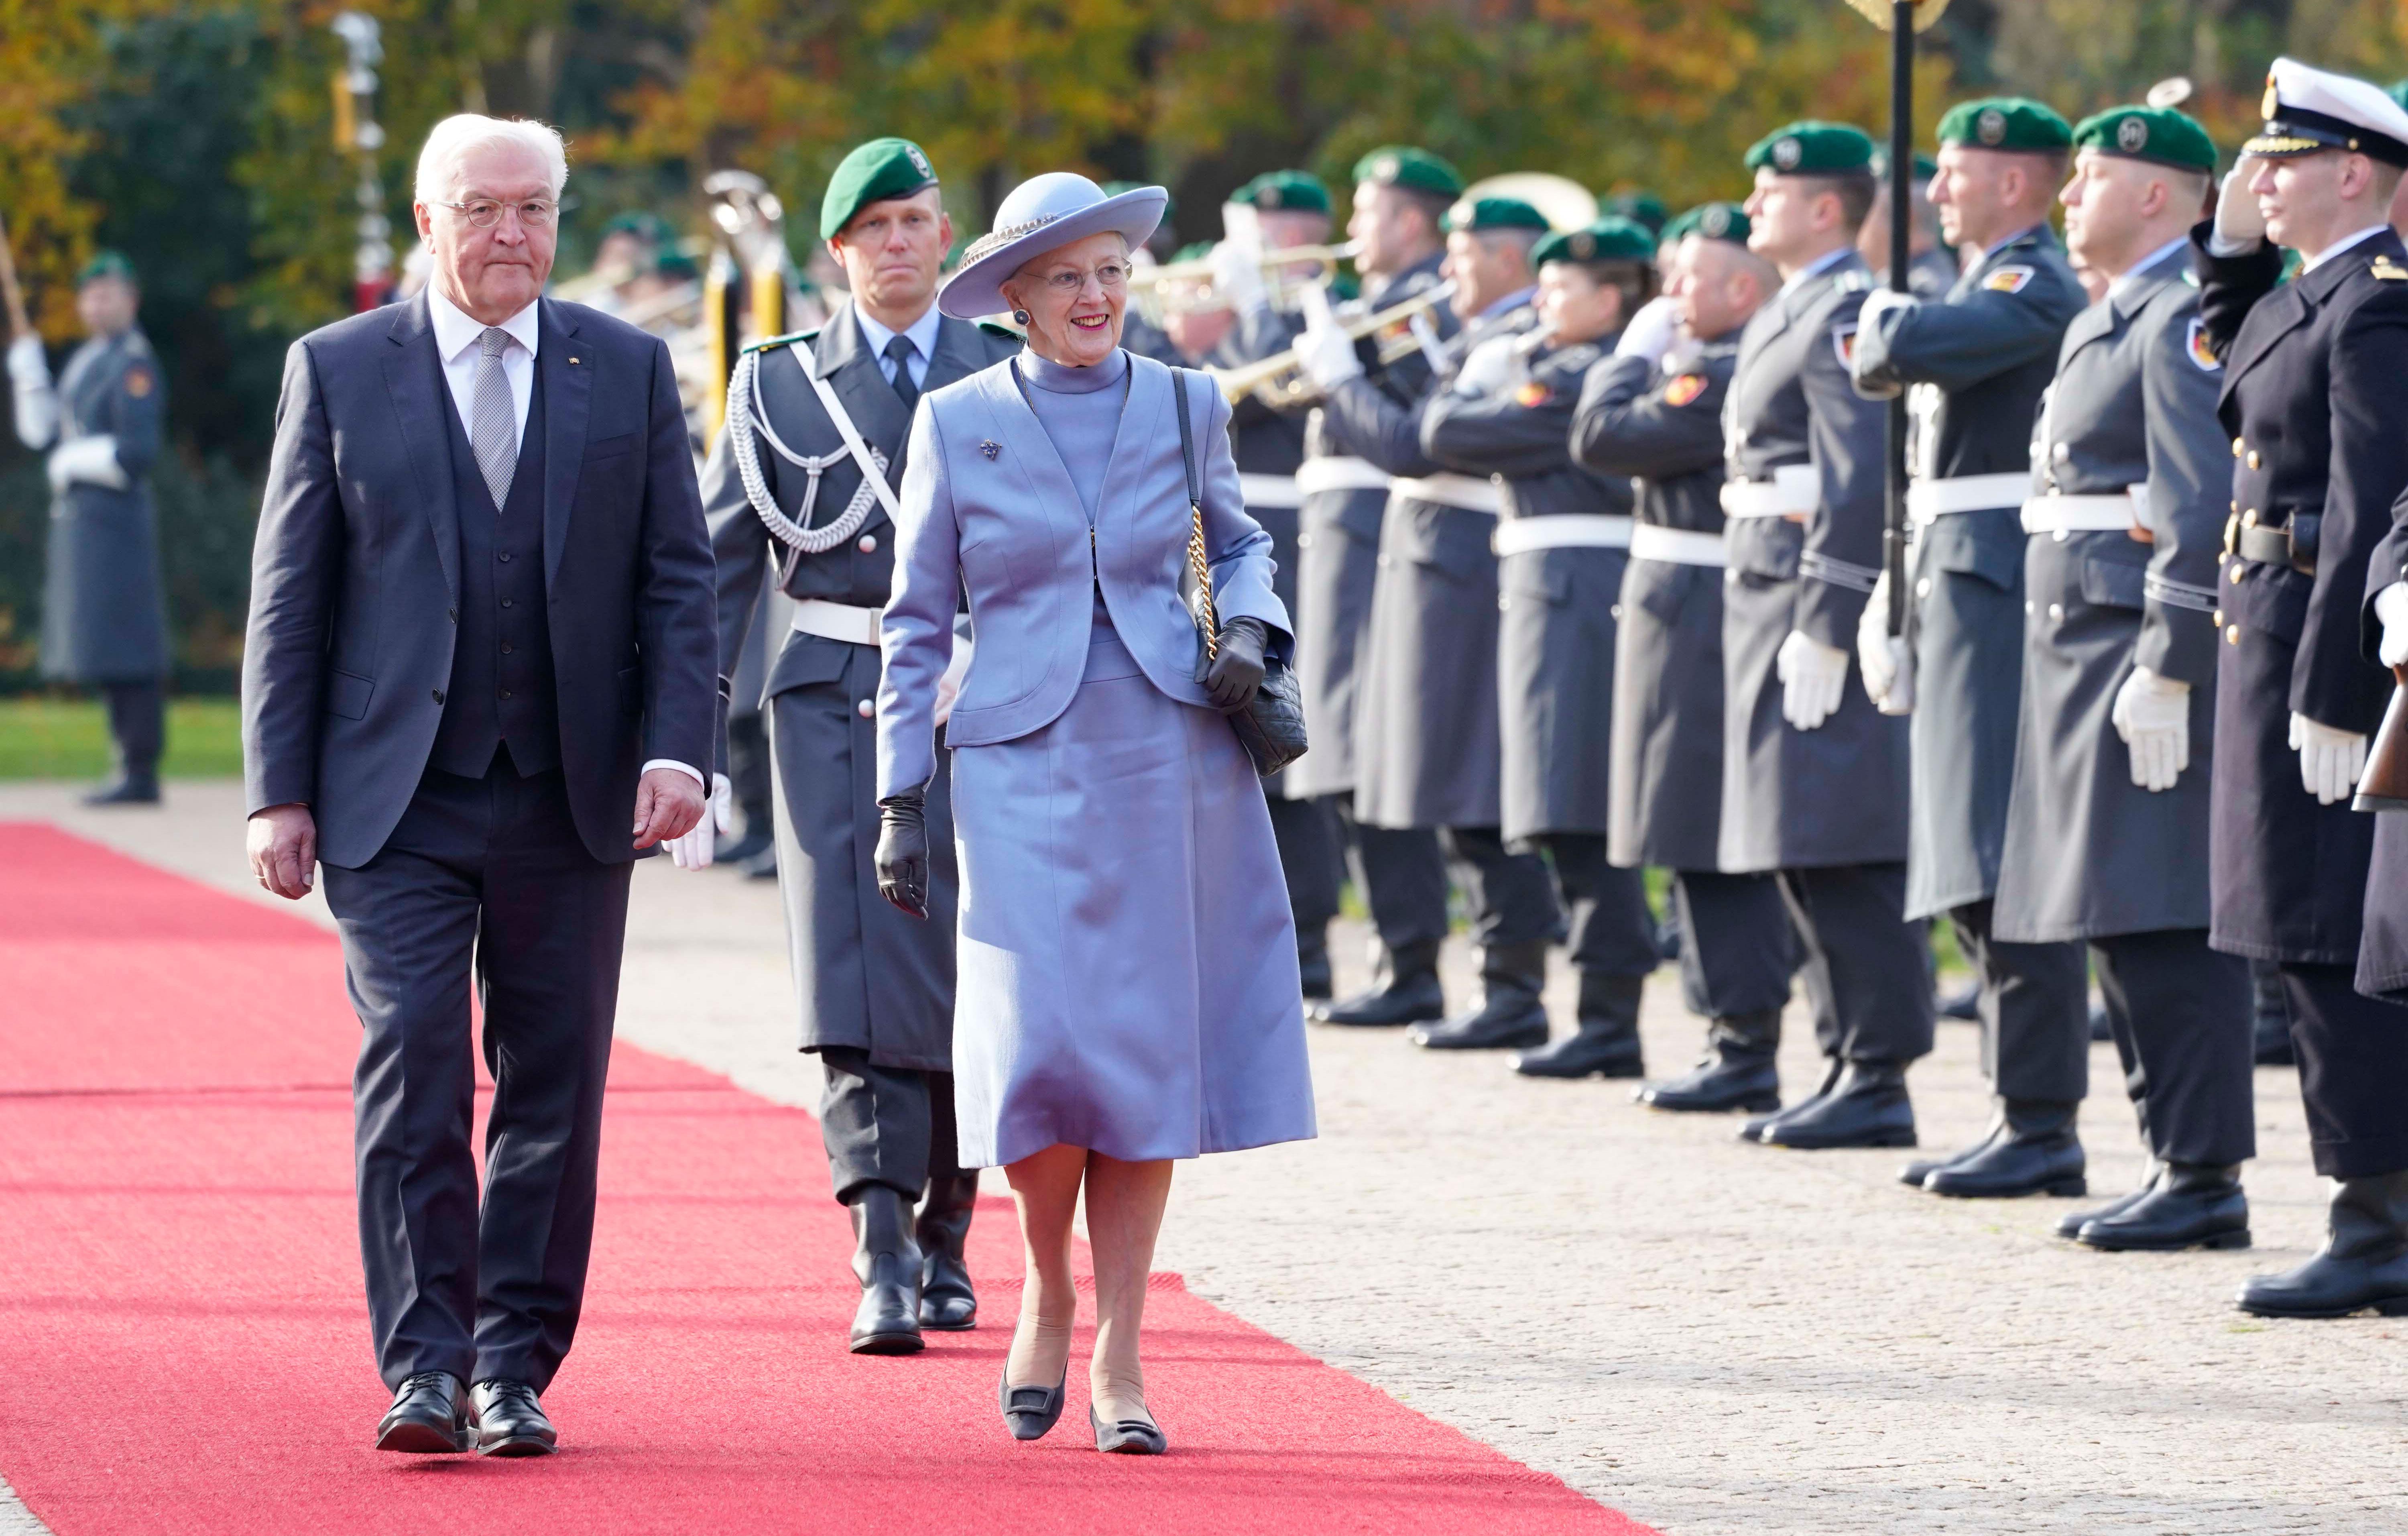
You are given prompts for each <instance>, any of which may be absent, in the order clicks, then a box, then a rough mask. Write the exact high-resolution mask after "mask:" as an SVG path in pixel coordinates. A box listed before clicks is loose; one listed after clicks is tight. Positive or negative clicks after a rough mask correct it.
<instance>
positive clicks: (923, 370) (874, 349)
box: [853, 304, 944, 386]
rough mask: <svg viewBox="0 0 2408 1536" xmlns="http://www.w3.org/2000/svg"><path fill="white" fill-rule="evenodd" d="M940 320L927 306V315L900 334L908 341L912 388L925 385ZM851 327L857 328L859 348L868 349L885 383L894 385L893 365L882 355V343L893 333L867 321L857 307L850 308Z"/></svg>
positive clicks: (935, 310) (890, 338)
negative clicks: (859, 333) (876, 361)
mask: <svg viewBox="0 0 2408 1536" xmlns="http://www.w3.org/2000/svg"><path fill="white" fill-rule="evenodd" d="M943 318H944V317H943V316H941V315H939V314H938V313H937V307H936V306H935V305H934V304H931V305H929V306H928V310H927V313H925V314H924V315H922V316H921V317H920V318H919V319H917V320H915V321H913V322H912V323H910V325H908V326H906V327H904V329H903V330H902V332H901V333H900V334H901V335H903V336H906V337H910V339H911V362H910V368H911V382H912V384H913V385H915V386H920V385H925V384H926V383H927V381H928V359H929V358H930V356H932V355H933V354H934V353H935V352H936V350H937V326H938V324H939V323H940V322H941V321H942V319H943ZM853 323H855V324H857V325H859V326H860V327H861V339H862V344H863V345H865V346H867V348H868V349H869V355H870V356H872V357H875V358H876V359H878V371H879V372H880V373H881V374H882V375H883V376H884V377H885V380H886V381H887V382H888V383H890V384H891V383H893V382H895V364H894V363H893V361H892V360H890V359H889V358H888V357H887V355H886V343H887V342H889V341H890V340H892V339H894V337H896V334H897V333H896V332H894V331H890V330H888V329H887V328H886V327H885V326H883V325H881V324H880V323H878V322H876V321H874V320H872V319H870V318H869V316H868V315H867V314H866V313H864V312H863V310H862V308H861V306H860V305H858V304H856V305H854V306H853Z"/></svg>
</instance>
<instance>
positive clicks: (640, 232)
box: [602, 212, 677, 246]
mask: <svg viewBox="0 0 2408 1536" xmlns="http://www.w3.org/2000/svg"><path fill="white" fill-rule="evenodd" d="M613 235H633V236H634V237H636V238H638V239H639V240H641V241H643V242H644V243H645V244H646V245H663V246H665V245H669V244H672V243H673V242H675V240H676V239H677V235H676V233H675V232H674V231H672V230H671V229H670V228H669V225H668V221H667V220H666V219H664V218H662V217H661V216H660V215H659V214H657V213H643V212H637V213H621V214H617V215H615V216H613V217H612V218H611V220H610V222H609V223H607V224H604V225H603V226H602V238H604V239H606V240H607V239H609V237H611V236H613Z"/></svg>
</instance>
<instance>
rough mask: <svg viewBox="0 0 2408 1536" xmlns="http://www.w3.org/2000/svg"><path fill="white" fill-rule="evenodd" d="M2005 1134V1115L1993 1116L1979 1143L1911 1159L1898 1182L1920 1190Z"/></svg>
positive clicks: (1900, 1172)
mask: <svg viewBox="0 0 2408 1536" xmlns="http://www.w3.org/2000/svg"><path fill="white" fill-rule="evenodd" d="M2006 1133H2007V1117H2006V1115H2005V1114H2003V1113H2000V1114H1997V1115H1993V1116H1992V1117H1991V1119H1990V1128H1989V1129H1988V1130H1985V1131H1984V1132H1983V1133H1982V1139H1981V1140H1980V1141H1976V1142H1974V1143H1973V1144H1972V1145H1971V1146H1970V1147H1959V1148H1958V1149H1957V1150H1956V1151H1955V1152H1952V1153H1950V1154H1949V1155H1948V1156H1945V1157H1915V1158H1912V1159H1910V1160H1909V1161H1908V1162H1907V1164H1906V1166H1905V1167H1903V1168H1901V1169H1899V1170H1898V1182H1899V1183H1900V1184H1904V1185H1906V1186H1907V1187H1908V1188H1910V1189H1920V1188H1922V1187H1923V1181H1924V1180H1926V1179H1928V1178H1930V1177H1931V1176H1932V1175H1933V1174H1934V1173H1937V1172H1939V1171H1940V1170H1942V1169H1943V1168H1954V1167H1956V1166H1957V1164H1958V1163H1961V1162H1964V1161H1966V1160H1968V1159H1969V1158H1973V1157H1978V1156H1981V1155H1982V1154H1983V1153H1985V1152H1987V1151H1989V1150H1990V1143H1991V1142H1993V1141H1997V1140H1998V1139H1999V1138H2000V1137H2001V1136H2004V1135H2005V1134H2006ZM2071 1235H2072V1234H2071V1233H2068V1234H2067V1236H2069V1237H2071Z"/></svg>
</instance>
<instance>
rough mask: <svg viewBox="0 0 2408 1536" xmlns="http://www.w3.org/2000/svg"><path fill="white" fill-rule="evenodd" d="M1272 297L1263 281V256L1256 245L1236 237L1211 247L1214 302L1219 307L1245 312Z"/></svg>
mask: <svg viewBox="0 0 2408 1536" xmlns="http://www.w3.org/2000/svg"><path fill="white" fill-rule="evenodd" d="M1269 298H1270V294H1269V290H1268V289H1267V288H1266V287H1265V286H1264V284H1263V264H1262V259H1261V257H1260V255H1259V254H1258V253H1257V252H1256V251H1254V248H1253V247H1251V246H1248V245H1245V244H1243V243H1241V242H1240V241H1237V240H1223V241H1222V242H1221V243H1220V244H1219V245H1216V246H1214V247H1213V248H1212V301H1213V303H1214V304H1215V305H1216V306H1218V307H1221V308H1225V309H1235V310H1237V311H1238V312H1239V313H1240V314H1243V313H1244V312H1245V311H1247V310H1248V309H1253V308H1254V306H1255V305H1257V304H1263V303H1267V302H1269Z"/></svg>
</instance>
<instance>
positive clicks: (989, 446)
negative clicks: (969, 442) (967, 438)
mask: <svg viewBox="0 0 2408 1536" xmlns="http://www.w3.org/2000/svg"><path fill="white" fill-rule="evenodd" d="M979 452H982V453H983V454H985V455H986V456H987V457H988V458H990V459H992V458H994V457H995V456H996V454H997V453H1000V452H1003V444H1001V443H999V442H997V441H996V440H995V439H994V438H987V439H986V440H985V441H983V442H982V443H980V444H979Z"/></svg>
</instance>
